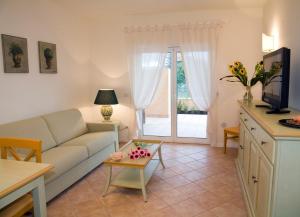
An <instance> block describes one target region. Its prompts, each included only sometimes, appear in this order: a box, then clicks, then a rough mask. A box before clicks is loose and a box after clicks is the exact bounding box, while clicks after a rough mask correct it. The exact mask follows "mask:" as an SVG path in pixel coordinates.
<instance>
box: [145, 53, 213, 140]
mask: <svg viewBox="0 0 300 217" xmlns="http://www.w3.org/2000/svg"><path fill="white" fill-rule="evenodd" d="M169 52H170V53H171V63H172V65H171V73H170V75H171V93H170V94H171V96H170V97H171V136H146V135H143V136H142V139H155V140H157V139H158V140H162V141H164V142H174V143H201V144H208V139H207V138H191V137H177V91H176V90H177V79H176V78H177V75H176V73H177V62H176V60H177V52H180V48H179V47H171V48H170V49H169Z"/></svg>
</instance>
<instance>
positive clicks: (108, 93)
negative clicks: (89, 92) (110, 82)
mask: <svg viewBox="0 0 300 217" xmlns="http://www.w3.org/2000/svg"><path fill="white" fill-rule="evenodd" d="M94 104H97V105H115V104H119V102H118V99H117V96H116V93H115V91H114V90H104V89H103V90H99V91H98V94H97V96H96V99H95V102H94Z"/></svg>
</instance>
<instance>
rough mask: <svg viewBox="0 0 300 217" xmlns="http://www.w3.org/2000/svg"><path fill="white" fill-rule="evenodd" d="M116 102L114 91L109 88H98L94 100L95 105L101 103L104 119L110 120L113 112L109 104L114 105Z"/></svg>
mask: <svg viewBox="0 0 300 217" xmlns="http://www.w3.org/2000/svg"><path fill="white" fill-rule="evenodd" d="M118 103H119V102H118V99H117V96H116V93H115V91H114V90H111V89H101V90H99V91H98V94H97V96H96V99H95V102H94V104H96V105H102V106H101V114H102V116H103V118H104V121H110V117H111V115H112V114H113V108H112V106H111V105H116V104H118Z"/></svg>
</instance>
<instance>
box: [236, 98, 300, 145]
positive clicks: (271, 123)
mask: <svg viewBox="0 0 300 217" xmlns="http://www.w3.org/2000/svg"><path fill="white" fill-rule="evenodd" d="M238 102H239V104H240V105H241V107H242V108H243V109H244V110H245V111H246V112H247V113H248V114H249V115H250V116H251V117H253V118H254V119H255V120H256V122H257V123H258V124H259V125H260V126H261V127H262V128H264V129H265V130H266V131H267V132H268V133H269V134H270V135H271V136H272V137H274V138H277V139H279V138H280V137H285V139H286V137H291V139H297V140H298V139H299V140H300V129H296V128H290V127H285V126H282V125H280V124H279V123H278V121H279V120H280V119H288V118H292V117H295V116H299V115H300V112H299V111H297V110H295V109H291V108H288V110H290V111H291V113H289V114H266V111H267V110H268V109H267V108H257V107H256V105H262V104H265V103H264V102H262V101H259V100H254V101H253V102H252V103H244V102H243V101H242V100H240V101H238Z"/></svg>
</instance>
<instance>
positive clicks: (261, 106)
mask: <svg viewBox="0 0 300 217" xmlns="http://www.w3.org/2000/svg"><path fill="white" fill-rule="evenodd" d="M255 107H257V108H268V109H269V108H271V106H269V105H262V104H260V105H259V104H258V105H255Z"/></svg>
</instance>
